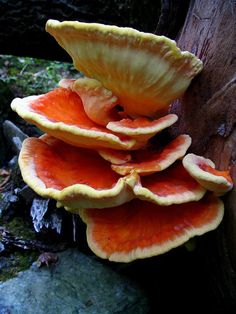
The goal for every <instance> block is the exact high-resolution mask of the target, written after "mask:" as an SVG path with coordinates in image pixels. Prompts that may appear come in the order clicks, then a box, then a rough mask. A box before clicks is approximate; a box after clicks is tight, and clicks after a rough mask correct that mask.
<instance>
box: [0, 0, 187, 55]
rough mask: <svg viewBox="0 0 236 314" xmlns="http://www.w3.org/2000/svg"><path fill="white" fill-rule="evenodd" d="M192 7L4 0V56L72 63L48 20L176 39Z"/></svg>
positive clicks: (170, 1)
mask: <svg viewBox="0 0 236 314" xmlns="http://www.w3.org/2000/svg"><path fill="white" fill-rule="evenodd" d="M188 4H189V0H184V1H183V0H178V1H176V0H163V1H161V0H159V1H152V0H143V1H141V2H140V1H136V0H111V1H106V0H51V1H49V2H48V1H45V0H28V1H16V0H0V54H13V55H20V56H31V57H38V58H44V59H52V60H66V61H69V60H70V58H69V56H68V55H67V54H66V52H64V50H62V49H61V48H60V47H59V45H58V44H57V43H56V41H55V40H54V39H53V38H52V37H51V36H50V35H48V34H47V33H46V32H45V31H44V27H45V23H46V21H47V20H48V19H58V20H60V21H63V20H78V21H81V22H98V23H105V24H115V25H118V26H129V27H134V28H136V29H138V30H141V31H146V32H152V33H153V32H156V33H157V34H161V35H166V36H169V37H171V38H175V37H176V35H177V33H178V31H179V29H180V28H181V27H182V25H183V23H184V19H185V16H186V13H187V9H188ZM159 17H160V21H159V22H158V19H159Z"/></svg>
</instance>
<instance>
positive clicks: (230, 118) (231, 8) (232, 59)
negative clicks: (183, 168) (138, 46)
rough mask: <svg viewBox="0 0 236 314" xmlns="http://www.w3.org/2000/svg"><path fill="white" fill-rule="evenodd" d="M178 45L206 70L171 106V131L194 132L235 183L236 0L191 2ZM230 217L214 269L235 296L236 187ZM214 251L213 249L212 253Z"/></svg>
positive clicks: (200, 147) (221, 287)
mask: <svg viewBox="0 0 236 314" xmlns="http://www.w3.org/2000/svg"><path fill="white" fill-rule="evenodd" d="M178 46H179V47H180V48H181V49H182V50H188V51H191V52H193V53H194V54H196V55H197V56H198V57H199V58H200V59H201V60H202V61H203V63H204V70H203V72H202V73H201V74H200V75H199V76H198V77H197V78H196V79H195V80H194V81H193V83H192V84H191V86H190V88H189V89H188V91H187V92H186V94H185V95H184V97H183V98H182V99H181V100H180V101H176V102H175V103H174V104H173V105H172V108H171V111H172V112H175V113H176V114H178V116H179V121H178V123H177V124H176V126H175V127H174V128H173V129H172V134H173V135H177V134H181V133H187V134H189V135H190V136H191V137H192V140H193V143H192V146H191V151H192V152H195V153H197V154H200V155H204V156H206V157H208V158H211V159H212V160H213V161H214V162H215V163H216V166H217V167H219V168H220V169H227V168H229V167H230V169H231V175H232V177H233V179H234V182H235V184H236V165H235V161H236V2H235V1H230V0H228V1H224V0H215V1H212V0H196V1H195V2H194V1H192V2H191V5H190V9H189V12H188V15H187V18H186V22H185V25H184V27H183V30H182V32H181V34H180V37H179V39H178ZM225 205H226V206H225V207H226V208H225V211H226V213H225V217H224V221H223V224H222V225H221V227H220V228H219V229H218V231H217V233H216V237H215V238H214V239H213V240H212V241H213V242H214V241H215V242H214V243H213V246H214V247H215V248H214V249H212V248H211V249H210V251H208V252H206V254H208V255H209V256H208V257H209V260H210V262H209V274H210V276H212V277H214V276H215V278H214V280H213V281H214V284H215V287H212V288H213V289H218V291H220V293H221V295H222V296H223V297H226V298H233V299H234V300H236V274H235V270H236V186H235V187H234V189H233V191H232V192H231V193H229V194H228V195H227V196H226V197H225ZM210 254H213V255H212V256H210Z"/></svg>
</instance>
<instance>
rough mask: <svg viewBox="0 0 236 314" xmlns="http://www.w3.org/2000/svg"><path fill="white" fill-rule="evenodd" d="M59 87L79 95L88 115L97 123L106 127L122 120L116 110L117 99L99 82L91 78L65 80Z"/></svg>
mask: <svg viewBox="0 0 236 314" xmlns="http://www.w3.org/2000/svg"><path fill="white" fill-rule="evenodd" d="M59 86H61V87H64V88H70V89H71V90H72V91H74V92H76V93H77V94H78V95H79V97H80V98H81V100H82V103H83V107H84V111H85V112H86V115H87V116H88V117H89V119H91V120H92V121H94V122H95V123H97V124H99V125H103V126H106V125H107V124H108V122H110V121H116V120H119V119H120V116H119V114H118V111H116V110H115V108H114V107H115V106H116V105H118V104H119V102H118V99H117V97H116V96H115V95H113V94H112V92H111V91H109V90H108V89H106V88H104V87H103V86H102V84H101V83H100V82H99V81H97V80H94V79H89V78H79V79H77V80H66V79H63V80H61V81H60V82H59Z"/></svg>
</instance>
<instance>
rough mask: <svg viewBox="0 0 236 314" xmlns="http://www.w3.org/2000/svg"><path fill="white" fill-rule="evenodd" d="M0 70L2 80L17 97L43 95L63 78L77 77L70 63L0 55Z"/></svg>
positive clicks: (77, 74) (76, 72)
mask: <svg viewBox="0 0 236 314" xmlns="http://www.w3.org/2000/svg"><path fill="white" fill-rule="evenodd" d="M0 69H1V70H0V75H1V78H2V80H4V82H5V83H7V84H8V85H9V86H10V87H11V89H12V91H13V92H14V94H15V95H17V96H18V97H24V96H29V95H37V94H42V93H45V92H47V91H49V90H50V89H53V88H55V87H56V86H57V85H58V82H59V81H60V80H61V79H62V78H63V77H64V78H69V77H74V78H75V77H76V76H79V73H78V71H77V70H75V68H74V67H73V65H72V63H66V62H59V61H49V60H43V59H34V58H29V57H25V58H23V57H16V56H6V55H4V56H1V55H0Z"/></svg>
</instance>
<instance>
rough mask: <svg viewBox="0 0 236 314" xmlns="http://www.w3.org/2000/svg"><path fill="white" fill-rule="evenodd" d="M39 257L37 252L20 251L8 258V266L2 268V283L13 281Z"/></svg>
mask: <svg viewBox="0 0 236 314" xmlns="http://www.w3.org/2000/svg"><path fill="white" fill-rule="evenodd" d="M37 257H38V253H37V252H35V251H33V252H32V251H31V252H29V251H23V252H20V251H18V252H14V253H12V254H11V255H10V256H8V257H7V265H5V266H3V267H1V268H0V281H6V280H8V279H11V278H13V277H15V276H16V275H17V274H18V273H19V272H20V271H23V270H25V269H28V268H29V267H30V266H31V264H32V263H33V262H34V261H35V260H36V259H37ZM0 264H1V261H0Z"/></svg>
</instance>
